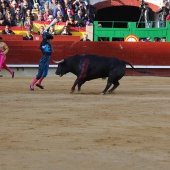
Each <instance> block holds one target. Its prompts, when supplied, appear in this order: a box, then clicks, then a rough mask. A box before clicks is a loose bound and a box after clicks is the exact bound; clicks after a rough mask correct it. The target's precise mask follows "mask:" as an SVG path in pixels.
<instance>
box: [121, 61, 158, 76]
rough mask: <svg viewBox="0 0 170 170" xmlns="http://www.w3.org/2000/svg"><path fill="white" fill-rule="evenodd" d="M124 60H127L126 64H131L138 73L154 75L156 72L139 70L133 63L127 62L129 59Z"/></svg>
mask: <svg viewBox="0 0 170 170" xmlns="http://www.w3.org/2000/svg"><path fill="white" fill-rule="evenodd" d="M124 62H125V64H127V65H130V66H131V68H132V69H133V70H134V71H136V72H138V73H142V74H149V75H152V76H154V75H155V73H152V72H150V71H148V70H138V69H136V68H135V67H134V66H133V65H132V64H131V63H129V62H127V61H124Z"/></svg>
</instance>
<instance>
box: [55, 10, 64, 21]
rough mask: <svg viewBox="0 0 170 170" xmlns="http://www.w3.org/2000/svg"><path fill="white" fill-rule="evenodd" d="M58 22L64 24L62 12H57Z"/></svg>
mask: <svg viewBox="0 0 170 170" xmlns="http://www.w3.org/2000/svg"><path fill="white" fill-rule="evenodd" d="M56 19H57V22H63V21H64V20H63V16H62V15H61V13H60V11H57V16H56Z"/></svg>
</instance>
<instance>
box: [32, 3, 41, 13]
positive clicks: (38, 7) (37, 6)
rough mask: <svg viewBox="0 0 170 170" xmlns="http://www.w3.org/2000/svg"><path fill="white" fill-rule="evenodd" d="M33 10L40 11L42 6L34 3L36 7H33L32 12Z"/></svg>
mask: <svg viewBox="0 0 170 170" xmlns="http://www.w3.org/2000/svg"><path fill="white" fill-rule="evenodd" d="M33 10H35V11H36V10H40V5H39V3H34V7H33V9H32V11H33Z"/></svg>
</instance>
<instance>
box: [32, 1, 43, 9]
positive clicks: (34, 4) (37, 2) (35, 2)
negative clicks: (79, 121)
mask: <svg viewBox="0 0 170 170" xmlns="http://www.w3.org/2000/svg"><path fill="white" fill-rule="evenodd" d="M40 1H41V0H30V2H31V4H32V6H33V8H35V6H36V4H38V5H40Z"/></svg>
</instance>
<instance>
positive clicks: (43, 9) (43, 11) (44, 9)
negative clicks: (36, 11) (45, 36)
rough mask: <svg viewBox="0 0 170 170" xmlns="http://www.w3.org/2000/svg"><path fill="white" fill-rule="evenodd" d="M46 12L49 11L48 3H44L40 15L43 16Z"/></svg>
mask: <svg viewBox="0 0 170 170" xmlns="http://www.w3.org/2000/svg"><path fill="white" fill-rule="evenodd" d="M47 10H49V11H50V9H49V4H48V3H44V7H43V8H42V9H41V13H42V14H43V15H44V14H45V11H47ZM50 13H51V11H50Z"/></svg>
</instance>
